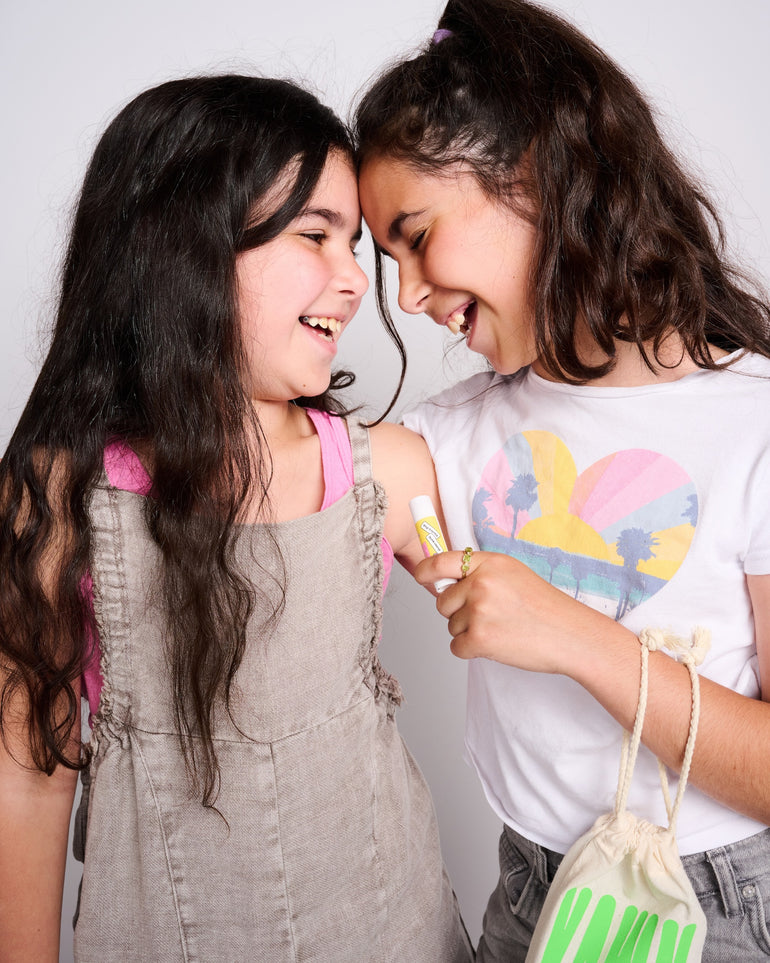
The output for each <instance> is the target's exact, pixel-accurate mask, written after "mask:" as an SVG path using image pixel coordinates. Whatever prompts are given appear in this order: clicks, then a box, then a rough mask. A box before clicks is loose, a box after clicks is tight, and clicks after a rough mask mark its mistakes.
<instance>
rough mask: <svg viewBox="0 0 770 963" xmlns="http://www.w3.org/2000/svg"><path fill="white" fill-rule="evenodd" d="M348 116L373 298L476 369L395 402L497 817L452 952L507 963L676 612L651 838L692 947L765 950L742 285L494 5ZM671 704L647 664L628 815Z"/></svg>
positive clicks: (762, 590)
mask: <svg viewBox="0 0 770 963" xmlns="http://www.w3.org/2000/svg"><path fill="white" fill-rule="evenodd" d="M356 134H357V138H358V149H359V165H360V192H361V201H362V208H363V211H364V216H365V218H366V220H367V222H368V224H369V226H370V228H371V230H372V233H373V235H374V238H375V241H376V246H377V249H378V253H379V254H385V255H387V256H390V257H392V258H394V259H395V260H396V261H397V262H398V269H399V304H400V306H401V308H402V309H403V310H405V311H407V312H409V313H414V314H418V313H425V314H427V315H428V316H429V317H430V318H432V319H433V321H435V322H436V323H437V324H440V325H445V326H446V327H448V328H449V329H450V330H451V331H454V332H455V333H458V334H461V335H462V336H463V337H464V339H465V342H466V345H467V347H468V348H469V349H471V350H472V351H475V352H478V353H479V354H481V355H483V356H484V357H485V358H486V359H487V360H488V361H489V363H490V365H491V367H492V368H493V369H494V371H493V372H490V373H489V374H482V375H478V376H476V377H475V378H473V379H471V380H470V381H469V382H467V383H465V384H463V385H461V386H458V387H457V388H456V389H451V390H450V391H449V392H447V393H445V394H444V395H443V396H441V398H440V399H438V400H435V401H434V402H432V403H428V404H426V405H423V406H421V407H420V408H419V409H418V410H417V412H415V413H414V414H413V415H411V416H410V417H408V418H407V424H409V425H410V426H411V427H414V428H416V429H417V430H419V431H420V432H421V433H422V434H423V435H424V436H425V437H426V439H427V440H428V444H429V447H430V448H431V451H432V454H433V457H434V461H435V464H436V468H437V474H438V478H439V487H440V491H441V497H442V503H443V507H444V512H445V515H446V518H447V524H448V527H449V535H450V537H451V541H452V543H453V544H454V545H455V546H458V547H461V546H463V545H472V544H474V541H475V544H476V545H478V546H479V547H480V548H481V549H487V551H485V552H477V553H476V554H474V555H473V557H472V559H471V561H470V565H469V566H468V569H469V570H468V573H467V578H464V579H462V580H460V581H459V582H458V583H457V585H456V586H453V587H451V588H450V589H448V590H447V591H445V592H444V593H443V594H442V595H441V596H440V597H439V600H438V609H439V611H440V613H441V614H442V615H444V616H445V617H446V618H447V619H448V627H449V631H450V634H451V635H452V637H453V640H452V645H451V648H452V651H453V652H454V654H455V655H457V656H459V657H460V658H464V659H469V660H472V661H471V664H470V674H469V701H468V732H467V744H468V752H469V756H470V758H471V760H472V761H473V763H474V765H475V767H476V769H477V771H478V773H479V776H480V778H481V781H482V784H483V786H484V789H485V792H486V794H487V798H488V799H489V801H490V804H491V805H492V807H493V808H494V809H495V811H496V812H497V813H498V814H499V815H500V817H501V818H502V820H503V822H504V824H505V830H504V833H503V837H502V839H501V848H500V855H501V877H500V882H499V885H498V888H497V890H496V891H495V892H494V893H493V895H492V897H491V899H490V903H489V907H488V910H487V914H486V917H485V922H484V933H483V935H482V939H481V944H480V946H479V959H480V960H482V961H483V963H489V961H491V960H506V961H510V960H518V959H523V958H524V956H525V954H526V951H527V946H528V943H529V940H530V937H531V932H532V928H533V926H534V923H535V921H536V920H537V916H538V913H539V911H540V907H541V906H542V903H543V900H544V898H545V892H546V890H547V887H548V885H549V882H550V880H551V879H552V877H553V872H554V871H555V868H556V866H557V865H558V863H559V860H560V857H561V855H562V854H563V853H564V852H565V851H566V849H567V848H569V846H570V845H571V844H572V842H574V840H575V839H576V838H577V837H578V836H579V835H580V834H581V833H583V832H584V831H585V830H587V829H588V828H589V826H590V825H591V823H592V822H593V820H594V819H595V818H596V817H597V816H598V815H600V814H601V813H602V812H606V811H607V810H609V809H611V808H612V797H613V792H614V788H615V785H616V781H617V761H618V754H619V746H620V738H621V726H622V727H625V728H630V727H631V726H632V724H633V720H634V714H635V710H636V706H637V699H638V695H639V665H640V655H639V643H638V640H637V634H638V633H639V632H640V631H641V630H642V629H643V628H645V627H648V626H649V627H656V628H670V629H672V630H673V631H674V632H675V633H677V634H679V635H683V636H689V634H690V632H691V630H692V629H693V627H694V626H696V625H699V624H703V625H706V626H708V628H710V630H711V632H712V648H711V651H710V653H709V655H708V657H707V659H706V660H705V662H704V664H703V666H702V669H701V675H702V678H703V684H702V716H701V723H700V730H699V737H698V743H697V745H696V751H695V758H694V761H693V765H692V770H691V776H690V778H691V784H692V785H691V786H690V788H689V789H688V791H687V794H686V795H685V801H684V806H683V809H682V812H681V814H680V821H679V824H678V839H679V843H680V848H681V851H682V853H683V861H684V864H685V868H686V870H687V872H688V875H689V876H690V879H691V881H692V883H693V886H694V888H695V890H696V893H697V895H698V898H699V900H700V902H701V904H702V906H703V909H704V911H705V912H706V915H707V918H708V922H709V935H708V941H707V947H706V953H705V956H704V959H707V960H713V961H716V960H725V959H740V960H742V961H744V960H759V959H766V958H767V956H768V955H770V939H769V937H768V928H767V914H768V908H770V870H768V867H770V831H768V830H766V829H765V827H766V826H767V824H768V822H770V767H768V765H767V749H766V747H767V745H768V741H769V740H770V707H768V705H767V702H768V700H770V517H768V515H769V514H770V513H769V512H768V502H770V499H768V497H767V493H768V479H770V452H769V451H768V449H769V448H770V446H768V444H767V440H768V438H770V362H769V361H768V358H770V336H769V334H768V329H769V327H770V307H768V303H767V300H766V298H765V296H764V295H763V294H762V293H761V292H759V291H758V290H755V289H754V288H753V287H752V285H751V284H750V282H749V281H748V280H747V279H746V278H745V277H744V276H743V275H742V274H741V272H739V271H737V270H736V269H735V268H734V267H733V266H731V265H730V264H728V263H727V262H726V260H725V257H724V254H723V251H722V248H721V243H720V241H721V232H720V224H719V220H718V217H717V214H716V212H715V210H714V208H713V207H712V205H711V204H710V202H709V201H708V199H707V198H706V197H705V196H704V194H703V193H702V191H701V190H700V189H699V188H698V187H697V186H696V185H695V184H694V182H693V181H692V180H691V179H690V178H689V176H688V175H687V174H685V173H684V171H683V170H682V167H681V166H680V164H679V163H678V161H677V160H676V159H675V158H674V156H673V155H672V153H671V152H670V151H669V150H668V148H667V147H666V146H665V145H664V144H663V142H662V141H661V139H660V136H659V134H658V132H657V130H656V127H655V123H654V121H653V118H652V113H651V110H650V108H649V106H648V105H647V103H646V102H645V100H644V98H643V97H642V96H641V94H640V93H639V91H638V90H637V89H636V87H635V86H634V84H633V83H632V82H631V81H630V80H629V78H628V77H627V76H626V75H625V74H623V73H622V72H621V71H620V70H619V68H618V67H617V66H616V65H615V64H614V63H612V62H611V61H610V60H609V58H608V57H607V56H606V55H605V54H604V53H602V51H600V50H599V49H597V48H596V47H595V46H594V45H593V44H592V43H591V42H590V41H589V40H588V39H586V38H585V37H584V36H583V35H581V34H580V33H579V32H578V31H577V30H576V29H575V28H574V27H573V26H571V25H570V24H568V23H566V22H565V21H563V20H561V19H560V18H558V17H557V16H556V15H554V14H552V13H549V12H546V11H545V10H543V9H541V8H540V7H536V6H534V5H532V4H530V3H527V2H523V0H450V2H449V3H448V5H447V7H446V9H445V11H444V14H443V15H442V17H441V19H440V21H439V29H438V30H437V31H436V33H435V34H434V36H433V38H432V40H431V42H430V44H428V45H427V46H426V47H425V48H424V49H423V50H422V51H421V52H420V53H419V54H418V55H416V56H414V57H412V58H411V59H407V60H405V61H403V62H401V63H398V64H396V65H395V66H393V67H392V68H390V69H389V70H388V71H387V72H386V73H385V74H384V75H383V76H382V77H381V78H380V79H379V80H377V81H376V82H375V84H374V85H373V86H372V88H371V89H370V90H369V91H368V92H367V93H366V94H365V95H364V97H363V99H362V100H361V102H360V104H359V106H358V109H357V115H356ZM382 309H383V312H384V315H385V317H386V320H387V321H388V323H391V322H390V319H389V316H388V314H387V307H386V306H385V304H384V303H383V305H382ZM466 559H467V556H466ZM460 563H461V558H460V554H459V553H458V552H450V553H448V554H446V555H443V556H437V557H434V558H432V559H429V560H427V561H425V562H423V563H422V564H421V566H420V568H419V569H418V577H419V579H420V581H421V582H423V583H425V584H428V583H431V582H434V581H435V580H436V579H438V578H442V577H455V578H456V577H457V576H458V575H459V574H460ZM557 589H561V591H558V590H557ZM581 602H582V603H587V604H580V603H581ZM689 715H690V683H689V679H688V673H687V671H686V669H685V668H684V667H683V666H682V665H679V664H677V663H676V662H675V661H674V660H673V659H671V658H669V657H668V656H667V655H665V654H663V653H653V654H652V655H651V657H650V696H649V703H648V707H647V717H646V724H645V728H644V733H643V742H644V745H645V746H646V747H647V750H649V752H647V750H645V752H647V755H646V758H643V759H641V760H640V770H639V772H638V779H635V782H634V788H633V796H632V799H631V809H632V811H634V812H636V813H637V814H638V815H639V816H641V817H646V818H649V819H651V820H653V821H655V822H658V823H659V822H665V813H664V812H663V811H662V804H661V803H660V802H659V797H660V789H659V786H658V785H657V782H656V779H657V776H656V771H655V766H654V755H656V756H658V757H659V758H660V759H661V760H662V761H663V762H664V763H665V764H666V765H667V766H669V767H670V768H671V769H672V770H677V769H678V768H679V767H680V766H681V764H682V758H683V751H684V745H685V741H686V737H687V733H688V726H689ZM618 723H620V725H618Z"/></svg>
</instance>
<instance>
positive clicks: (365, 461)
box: [347, 417, 372, 485]
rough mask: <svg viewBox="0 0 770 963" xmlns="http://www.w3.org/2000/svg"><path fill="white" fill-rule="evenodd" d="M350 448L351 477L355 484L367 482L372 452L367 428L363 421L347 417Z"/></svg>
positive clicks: (370, 475)
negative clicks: (351, 457) (351, 458)
mask: <svg viewBox="0 0 770 963" xmlns="http://www.w3.org/2000/svg"><path fill="white" fill-rule="evenodd" d="M347 424H348V433H349V434H350V448H351V451H352V453H353V479H354V481H355V483H356V485H360V484H361V483H362V482H367V481H369V480H370V479H371V477H372V452H371V447H370V444H369V429H368V428H367V427H366V425H365V424H364V422H363V421H359V420H358V419H357V418H352V417H351V418H348V420H347Z"/></svg>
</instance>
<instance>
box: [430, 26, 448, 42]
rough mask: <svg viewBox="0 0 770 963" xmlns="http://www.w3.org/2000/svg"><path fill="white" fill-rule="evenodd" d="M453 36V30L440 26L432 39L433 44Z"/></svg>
mask: <svg viewBox="0 0 770 963" xmlns="http://www.w3.org/2000/svg"><path fill="white" fill-rule="evenodd" d="M451 36H452V31H451V30H447V29H446V27H439V29H438V30H437V31H436V32H435V33H434V34H433V38H432V40H431V43H432V44H437V43H441V41H442V40H446V38H447V37H451Z"/></svg>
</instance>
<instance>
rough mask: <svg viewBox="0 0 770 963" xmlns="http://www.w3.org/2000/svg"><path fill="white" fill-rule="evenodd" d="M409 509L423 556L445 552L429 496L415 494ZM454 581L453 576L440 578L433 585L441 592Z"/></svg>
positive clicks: (444, 540) (442, 537) (427, 556)
mask: <svg viewBox="0 0 770 963" xmlns="http://www.w3.org/2000/svg"><path fill="white" fill-rule="evenodd" d="M409 510H410V511H411V513H412V518H413V519H414V525H415V528H416V529H417V535H418V537H419V539H420V544H421V545H422V550H423V552H424V553H425V557H426V558H429V557H430V556H431V555H438V554H439V552H446V551H447V550H448V549H447V543H446V539H445V538H444V533H443V532H442V531H441V525H439V521H438V518H437V516H436V509H435V508H434V507H433V502H432V501H431V499H430V496H429V495H417V496H416V497H415V498H413V499H411V501H410V502H409ZM456 581H457V579H454V578H440V579H439V580H438V581H437V582H434V583H433V585H434V587H435V589H436V591H437V592H443V591H444V589H445V588H448V587H449V586H450V585H454V583H455V582H456Z"/></svg>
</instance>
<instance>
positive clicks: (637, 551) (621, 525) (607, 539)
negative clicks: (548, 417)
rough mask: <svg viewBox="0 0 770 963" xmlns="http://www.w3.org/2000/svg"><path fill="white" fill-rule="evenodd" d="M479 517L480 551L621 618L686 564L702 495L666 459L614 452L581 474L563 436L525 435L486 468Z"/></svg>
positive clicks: (477, 496) (478, 492)
mask: <svg viewBox="0 0 770 963" xmlns="http://www.w3.org/2000/svg"><path fill="white" fill-rule="evenodd" d="M472 512H473V529H474V534H475V536H476V541H477V542H478V545H479V547H480V548H481V549H483V550H485V551H488V552H502V553H504V554H507V555H511V556H513V557H514V558H517V559H519V560H520V561H522V562H524V563H525V564H527V565H528V566H529V567H530V568H531V569H532V570H533V571H535V572H537V573H538V575H540V576H542V578H544V579H546V581H548V582H551V583H552V584H553V585H556V586H558V587H559V588H560V589H562V590H563V591H564V592H568V593H569V594H571V595H573V596H574V597H575V598H577V599H580V600H581V601H583V602H586V603H588V604H590V605H592V606H593V607H594V608H597V609H599V610H600V611H602V612H605V613H606V614H608V615H611V616H612V617H613V618H615V619H620V618H622V617H623V616H624V615H625V614H626V613H627V612H628V611H630V610H631V609H632V608H634V607H635V606H637V605H640V604H641V603H642V602H644V601H645V600H646V599H648V598H650V597H651V596H652V595H654V594H655V593H656V592H659V591H660V589H662V588H663V587H664V586H665V585H666V584H667V582H668V581H669V579H671V578H672V577H673V576H674V575H675V573H676V571H677V570H678V568H679V566H680V565H681V564H682V562H683V561H684V558H685V556H686V555H687V552H688V549H689V548H690V543H691V542H692V539H693V535H694V534H695V527H696V525H697V524H698V496H697V493H696V490H695V485H694V484H693V482H692V481H691V480H690V478H689V476H688V475H687V473H686V472H685V471H684V470H683V469H682V468H681V467H680V466H679V465H677V463H676V462H675V461H672V459H670V458H668V457H666V456H665V455H661V454H659V453H658V452H654V451H648V450H646V449H641V448H635V449H629V450H627V451H619V452H615V453H614V454H611V455H607V456H606V457H605V458H602V459H601V460H600V461H597V462H595V463H594V464H593V465H591V466H590V467H588V468H586V469H585V471H582V472H581V473H580V474H578V472H577V468H576V466H575V460H574V458H573V457H572V454H571V452H570V450H569V448H568V447H567V446H566V445H565V444H564V442H563V441H562V440H561V439H560V438H559V437H558V436H557V435H554V434H552V433H551V432H548V431H525V432H521V433H520V434H517V435H513V436H512V437H511V438H509V439H508V441H507V442H506V443H505V445H504V446H503V448H502V449H501V450H500V451H499V452H498V453H497V454H496V455H495V456H494V457H493V458H491V459H490V461H489V462H488V463H487V465H486V467H485V468H484V471H483V472H482V475H481V479H480V481H479V484H478V487H477V488H476V492H475V495H474V498H473V507H472Z"/></svg>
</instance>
